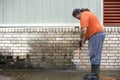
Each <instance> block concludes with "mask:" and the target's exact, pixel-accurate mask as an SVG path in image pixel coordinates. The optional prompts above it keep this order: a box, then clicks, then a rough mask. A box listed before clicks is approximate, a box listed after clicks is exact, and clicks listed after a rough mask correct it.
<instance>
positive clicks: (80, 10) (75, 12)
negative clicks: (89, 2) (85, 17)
mask: <svg viewBox="0 0 120 80" xmlns="http://www.w3.org/2000/svg"><path fill="white" fill-rule="evenodd" d="M84 11H90V10H89V9H88V8H82V9H79V8H77V9H74V10H73V12H72V16H73V17H75V16H76V15H78V14H80V13H81V12H84Z"/></svg>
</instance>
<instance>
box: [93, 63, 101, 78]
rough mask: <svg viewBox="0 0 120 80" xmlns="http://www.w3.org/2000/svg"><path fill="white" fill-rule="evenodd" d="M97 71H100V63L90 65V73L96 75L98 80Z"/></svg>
mask: <svg viewBox="0 0 120 80" xmlns="http://www.w3.org/2000/svg"><path fill="white" fill-rule="evenodd" d="M99 72H100V65H92V66H91V73H92V74H94V75H95V76H97V78H98V79H97V80H99Z"/></svg>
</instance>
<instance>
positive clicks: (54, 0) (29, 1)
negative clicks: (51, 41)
mask: <svg viewBox="0 0 120 80" xmlns="http://www.w3.org/2000/svg"><path fill="white" fill-rule="evenodd" d="M82 7H83V8H89V9H90V10H91V11H93V12H94V13H95V14H96V15H97V16H98V18H99V19H102V18H101V17H102V16H101V0H0V23H1V24H9V23H10V24H16V23H25V24H26V23H33V24H34V23H77V22H78V21H77V20H75V19H74V18H73V17H72V11H73V9H74V8H82Z"/></svg>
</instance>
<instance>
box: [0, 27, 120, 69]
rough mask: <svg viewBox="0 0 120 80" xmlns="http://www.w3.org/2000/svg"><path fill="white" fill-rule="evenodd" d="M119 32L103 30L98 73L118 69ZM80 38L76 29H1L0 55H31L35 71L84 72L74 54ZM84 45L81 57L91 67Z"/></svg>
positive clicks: (118, 28)
mask: <svg viewBox="0 0 120 80" xmlns="http://www.w3.org/2000/svg"><path fill="white" fill-rule="evenodd" d="M119 30H120V27H106V28H105V31H106V39H105V41H104V46H103V51H102V52H103V53H102V60H101V69H111V70H119V69H120V53H119V52H120V32H119ZM79 34H80V32H79V29H78V28H76V29H75V28H0V54H2V55H13V57H14V58H16V57H17V56H20V58H26V56H27V55H30V61H31V65H32V66H33V67H34V68H41V67H42V68H47V69H48V68H50V69H63V68H67V69H68V68H71V67H73V65H76V67H77V68H82V69H83V66H82V65H81V63H80V61H79V59H78V53H77V48H78V41H79V39H80V38H79V36H80V35H79ZM87 44H88V42H87ZM87 44H85V47H84V48H83V49H82V50H81V55H82V56H83V60H84V61H85V62H86V63H87V64H88V65H89V66H90V60H89V51H88V45H87ZM46 66H47V67H46Z"/></svg>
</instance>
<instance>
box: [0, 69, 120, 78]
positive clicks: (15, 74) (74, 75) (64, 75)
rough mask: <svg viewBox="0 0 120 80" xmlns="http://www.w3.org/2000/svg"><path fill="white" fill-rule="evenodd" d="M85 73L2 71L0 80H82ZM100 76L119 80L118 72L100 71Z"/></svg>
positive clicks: (119, 73) (119, 72)
mask: <svg viewBox="0 0 120 80" xmlns="http://www.w3.org/2000/svg"><path fill="white" fill-rule="evenodd" d="M86 73H88V72H83V71H82V72H76V71H39V70H2V71H1V72H0V80H83V79H82V77H83V76H84V75H85V74H86ZM101 74H102V75H106V76H109V77H114V78H116V80H120V77H119V76H120V71H101ZM100 80H104V79H100Z"/></svg>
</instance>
